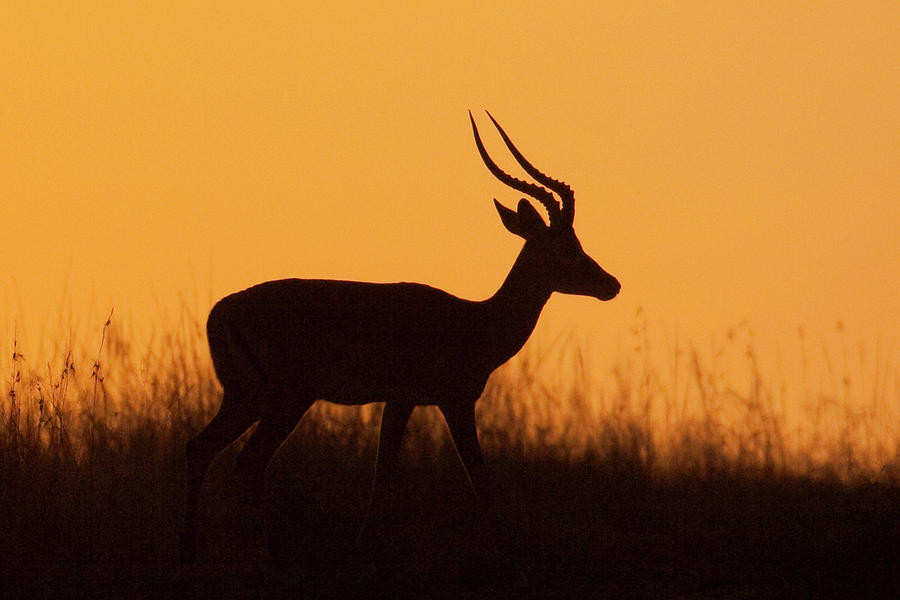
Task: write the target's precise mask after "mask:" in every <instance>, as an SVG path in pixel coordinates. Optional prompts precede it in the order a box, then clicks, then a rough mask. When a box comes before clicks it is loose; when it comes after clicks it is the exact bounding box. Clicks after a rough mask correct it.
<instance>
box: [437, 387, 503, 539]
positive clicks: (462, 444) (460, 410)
mask: <svg viewBox="0 0 900 600" xmlns="http://www.w3.org/2000/svg"><path fill="white" fill-rule="evenodd" d="M440 409H441V413H443V415H444V420H446V421H447V426H448V427H449V428H450V437H452V438H453V444H454V445H455V446H456V452H457V453H458V454H459V458H460V459H461V460H462V463H463V466H464V467H465V470H466V474H467V475H468V478H469V483H470V484H471V485H472V489H473V490H474V491H475V495H476V497H477V498H478V503H479V504H480V505H481V507H482V509H483V510H484V511H486V513H487V515H488V517H489V518H490V519H492V520H493V521H494V523H493V525H496V515H495V512H494V508H495V507H494V497H493V491H492V490H491V485H490V480H489V477H488V473H487V467H486V466H485V464H484V453H483V452H482V451H481V444H480V443H479V442H478V431H477V430H476V428H475V403H474V402H465V403H460V404H451V405H443V404H442V405H441V406H440ZM497 533H499V532H497Z"/></svg>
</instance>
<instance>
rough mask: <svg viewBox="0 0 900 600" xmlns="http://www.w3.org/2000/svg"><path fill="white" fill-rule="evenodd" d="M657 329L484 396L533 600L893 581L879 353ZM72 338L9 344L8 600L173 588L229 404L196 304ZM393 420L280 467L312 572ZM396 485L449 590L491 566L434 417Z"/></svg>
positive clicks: (419, 558)
mask: <svg viewBox="0 0 900 600" xmlns="http://www.w3.org/2000/svg"><path fill="white" fill-rule="evenodd" d="M111 316H112V315H111ZM802 337H803V336H802V334H801V338H802ZM649 338H650V335H649V334H648V332H647V326H646V325H645V324H644V323H643V322H639V323H638V325H637V326H635V327H634V329H633V330H632V332H631V338H630V339H629V345H628V349H627V350H625V351H623V354H622V355H621V356H620V357H619V359H618V361H617V362H616V363H615V364H614V365H612V366H610V367H609V368H608V369H607V370H606V371H605V372H604V371H600V372H598V371H596V370H595V369H593V368H590V367H588V366H586V365H587V364H590V361H588V360H587V359H586V358H585V357H584V356H583V355H582V353H581V351H580V350H579V349H578V348H575V347H562V348H561V349H558V350H556V351H553V352H548V353H543V354H539V353H536V352H534V351H527V350H526V352H525V353H524V354H523V355H522V356H521V357H518V358H517V359H515V360H514V361H513V362H512V363H511V364H509V365H507V366H505V367H503V368H502V369H501V370H499V371H498V372H497V373H496V374H495V376H494V377H492V379H491V381H490V382H489V384H488V388H487V390H486V392H485V395H484V397H483V399H482V400H481V402H480V403H479V407H478V422H479V430H480V435H481V438H482V441H483V445H484V447H485V451H486V453H487V454H488V460H489V462H490V464H491V466H492V470H493V471H494V472H495V474H496V479H497V488H498V490H499V492H498V495H499V498H500V501H501V504H502V506H504V507H505V510H504V513H503V519H504V521H505V522H506V523H507V526H508V528H509V529H510V531H511V532H513V533H512V536H513V537H512V540H511V547H510V552H511V553H512V554H513V555H514V556H515V557H516V558H517V559H518V560H519V562H520V563H522V564H523V566H524V567H525V569H526V571H528V572H529V574H530V576H531V578H532V581H533V583H534V584H535V591H534V595H535V597H542V596H548V597H549V596H554V594H555V593H556V592H558V593H559V595H562V593H563V591H564V590H569V591H570V592H571V591H572V590H582V591H584V590H588V591H590V593H587V592H584V593H581V594H577V595H585V594H587V595H595V594H594V592H602V593H603V594H605V595H607V596H612V597H616V596H620V597H630V596H633V595H642V594H643V593H644V592H646V591H647V590H655V592H654V593H653V594H652V595H654V596H656V597H666V596H671V597H675V596H678V595H679V594H688V593H690V594H700V595H697V596H696V597H701V598H702V597H705V596H703V595H702V594H706V593H713V592H710V591H709V590H716V589H719V588H722V589H724V590H726V591H725V595H726V596H727V595H732V594H731V592H734V593H738V594H743V595H748V590H750V592H752V593H751V594H750V595H751V596H753V595H754V594H761V595H766V596H772V595H781V592H783V593H784V595H786V596H787V595H791V596H793V595H795V594H796V593H798V592H799V593H804V592H806V593H809V594H820V593H826V594H827V593H830V592H832V591H834V590H841V589H843V588H842V587H841V586H842V585H843V583H842V582H841V581H839V579H840V577H841V575H840V574H841V573H843V572H846V570H847V569H846V566H847V565H848V564H849V565H850V566H852V568H853V569H855V571H854V573H858V575H855V576H854V578H852V582H853V583H852V585H854V586H856V587H855V588H854V589H855V590H856V591H863V592H865V591H866V590H870V591H873V592H878V593H881V592H883V591H884V590H886V589H890V590H895V589H897V587H896V586H897V577H896V575H895V572H896V571H897V568H896V567H898V566H900V561H897V550H896V548H898V547H900V535H898V533H897V526H896V523H898V522H900V519H898V518H897V517H898V516H900V515H898V514H897V513H898V512H900V501H898V500H900V495H898V493H897V490H898V485H897V484H898V474H900V471H898V461H897V456H898V451H900V448H898V445H900V430H898V426H900V419H898V418H897V417H898V415H897V410H898V408H900V407H898V404H900V403H898V400H900V396H898V393H897V381H898V380H897V371H896V366H895V365H893V364H891V362H890V360H886V358H885V356H884V355H883V353H880V352H879V351H877V350H876V351H875V352H869V353H866V352H865V351H863V350H861V349H859V348H857V349H856V350H855V351H854V352H848V351H846V350H844V349H839V351H838V352H837V355H838V357H839V358H838V359H835V358H834V356H832V355H831V354H829V353H828V352H823V356H824V359H825V361H824V362H826V363H828V364H829V365H830V366H829V367H828V369H830V370H825V371H824V373H825V377H824V382H815V383H813V382H811V376H810V375H809V374H808V373H807V372H806V371H805V370H804V371H803V372H801V373H798V374H796V375H795V376H784V375H780V374H778V373H776V374H775V375H770V374H768V373H766V372H764V369H763V368H762V367H761V366H760V360H759V357H758V356H757V353H756V351H755V349H754V345H753V336H752V333H750V332H749V330H748V329H747V328H746V327H741V328H737V329H736V330H735V331H733V332H728V333H727V334H726V335H725V336H724V337H723V339H722V342H721V344H720V345H718V346H717V347H715V348H714V349H713V351H712V352H707V353H705V354H704V353H702V352H700V351H698V350H697V349H695V348H692V347H690V346H687V347H684V346H680V345H679V344H678V343H672V344H668V345H667V346H666V347H665V349H664V350H663V351H661V352H654V350H655V348H654V347H652V345H651V343H650V342H649ZM801 341H802V342H805V338H803V339H801ZM77 342H78V341H77V340H70V341H67V342H66V343H65V344H64V345H63V346H61V347H59V348H57V349H56V350H54V351H53V352H51V354H52V355H51V356H49V357H48V358H41V359H37V358H36V357H33V356H31V354H30V353H29V351H28V349H26V348H22V347H21V346H20V344H19V343H18V341H17V340H16V339H13V340H11V343H10V345H9V346H7V349H6V350H3V354H4V356H5V357H6V360H7V361H8V362H7V363H6V364H5V365H3V367H4V369H5V372H4V379H5V381H4V384H3V399H4V400H3V403H2V404H0V481H2V485H0V514H2V516H0V536H2V539H3V540H4V542H3V548H2V563H0V567H2V577H3V579H2V580H0V586H2V587H0V591H2V592H3V595H5V596H8V597H24V596H28V595H30V594H32V593H34V592H35V591H36V590H44V591H45V592H47V593H49V595H50V596H57V597H61V596H76V597H78V596H84V595H93V596H94V597H103V596H108V597H129V596H142V597H146V596H155V595H159V596H164V595H167V594H169V593H170V592H171V590H170V588H169V587H168V585H169V584H168V581H169V580H170V576H171V574H172V571H173V567H174V548H175V540H176V536H177V532H178V530H179V527H180V519H181V504H180V503H181V497H182V486H183V481H182V479H183V457H182V450H183V446H184V442H185V441H186V440H187V439H188V438H189V437H190V436H191V435H193V434H194V433H195V432H197V431H198V430H199V429H200V428H201V427H202V426H203V425H204V424H205V423H206V422H207V421H208V420H209V419H210V418H211V417H212V415H213V413H214V411H215V409H216V408H217V406H218V402H219V393H220V392H219V387H218V384H217V383H216V381H215V378H214V375H213V372H212V369H211V364H210V361H209V358H208V353H207V350H206V347H205V341H204V339H203V328H202V323H201V320H200V319H197V318H195V317H194V316H192V315H189V314H183V315H182V317H181V318H180V319H179V320H178V322H177V323H176V324H175V325H174V326H172V327H169V328H167V329H166V330H165V331H162V332H159V333H158V334H157V335H156V336H155V337H154V339H153V340H152V341H151V343H149V344H148V345H146V346H142V347H140V348H137V347H132V346H131V345H130V342H129V337H128V336H127V335H126V334H125V333H124V332H123V331H122V330H121V328H120V327H119V326H118V325H117V323H116V320H115V318H112V319H111V320H110V321H108V322H107V323H106V324H105V325H104V326H103V327H102V332H101V333H100V334H99V335H98V337H97V339H95V340H87V341H86V342H87V343H86V345H82V346H79V345H78V343H77ZM802 362H803V364H804V365H806V363H807V358H806V357H805V356H804V357H803V361H802ZM804 369H805V367H804ZM829 386H830V387H829ZM378 410H379V409H378V408H377V407H375V406H368V407H354V408H347V407H338V406H333V405H328V404H321V403H320V404H317V405H316V406H315V407H314V408H313V409H312V410H311V411H310V414H309V415H308V416H307V418H306V419H304V421H303V423H302V425H301V426H300V427H299V428H298V431H297V432H295V435H294V436H293V437H292V438H291V439H290V440H289V441H288V443H286V444H285V446H284V447H283V448H282V450H281V452H280V453H279V455H278V456H277V457H276V459H275V461H273V465H272V467H271V468H270V471H269V476H270V480H271V481H270V483H271V487H272V490H271V491H270V496H271V497H272V499H273V504H274V505H277V506H279V507H281V509H282V510H281V511H280V514H282V517H281V518H282V523H281V526H282V527H284V528H285V529H286V530H287V531H293V532H295V533H296V536H295V538H296V540H297V541H296V545H295V547H293V548H291V549H289V551H291V552H293V553H294V554H295V556H296V557H297V560H298V561H299V562H302V563H304V564H310V565H318V568H319V570H320V571H327V570H328V566H327V565H328V564H330V563H337V562H339V561H340V560H341V557H342V556H343V555H344V554H346V552H347V548H348V547H349V544H350V540H352V537H353V532H354V530H355V528H356V527H357V526H358V524H359V521H360V519H361V516H362V510H363V507H364V506H365V503H366V495H367V491H368V485H369V479H370V476H371V462H372V456H373V453H374V444H375V439H376V426H375V425H376V423H377V419H378ZM231 454H233V451H232V453H231ZM228 461H229V458H227V457H226V458H224V459H223V460H221V461H219V463H217V465H215V466H214V467H213V469H212V470H211V474H210V477H209V480H210V482H209V485H208V486H207V487H208V490H207V494H206V496H207V500H206V518H207V528H208V529H209V530H210V533H209V534H208V536H207V540H206V542H205V546H204V550H205V552H206V553H207V555H208V556H210V561H211V562H212V563H220V564H231V563H233V562H234V561H241V560H245V559H246V555H245V554H242V552H245V549H242V547H241V544H242V543H243V542H242V540H243V538H240V537H239V536H238V537H235V535H236V534H233V531H232V530H234V529H240V527H239V524H236V523H235V522H234V519H235V517H234V516H233V515H230V513H228V510H227V500H223V496H227V494H223V491H224V490H226V489H227V485H228V472H229V468H228V466H229V463H228ZM404 472H405V477H406V479H405V481H406V482H407V484H408V485H407V488H408V489H407V491H406V492H403V493H402V494H401V497H400V498H399V500H398V502H399V504H398V506H399V507H400V509H399V510H398V515H400V516H398V519H399V520H398V523H397V527H398V528H400V529H402V532H403V533H402V534H401V535H399V536H398V537H400V538H402V540H401V541H398V542H397V544H398V547H399V548H400V549H399V550H397V551H398V553H399V555H400V556H402V557H403V562H404V563H405V564H406V568H407V569H408V570H409V573H410V577H412V578H413V579H416V578H418V580H419V581H420V582H425V581H427V582H429V583H428V585H430V586H432V587H431V588H429V589H431V590H432V592H431V593H432V595H440V594H437V593H436V592H435V590H442V589H445V587H447V586H449V585H450V584H449V581H450V580H451V579H452V580H453V581H454V582H457V583H458V581H459V580H461V579H466V575H465V573H469V572H470V571H472V564H471V563H472V562H474V563H477V562H479V560H481V559H484V555H483V552H482V553H481V554H479V552H477V551H473V547H477V539H478V536H477V526H474V525H472V523H471V522H470V519H469V517H467V514H468V511H467V509H466V507H467V506H468V505H470V504H471V502H470V499H469V498H468V497H467V496H466V494H465V493H464V492H461V491H460V490H462V489H463V481H464V480H463V478H462V474H461V472H460V471H459V467H458V465H457V464H456V462H455V457H454V455H453V452H452V449H451V447H450V446H449V444H448V441H447V438H446V435H445V433H444V427H443V424H442V422H441V421H440V418H439V416H438V414H437V412H436V411H433V410H429V409H419V410H417V411H416V413H415V414H414V417H413V420H412V422H411V424H410V430H409V431H408V435H407V438H406V445H405V451H404ZM473 528H474V531H475V533H472V531H473ZM230 531H231V532H232V533H229V532H230ZM466 531H469V532H470V533H468V534H466V533H465V532H466ZM460 532H463V533H460ZM243 541H245V540H243ZM432 546H434V547H437V548H440V549H439V550H434V551H429V550H427V548H429V547H432ZM411 548H412V550H411ZM473 556H474V557H476V558H472V557H473ZM242 557H243V558H242ZM479 557H480V558H479ZM801 562H802V564H801ZM436 565H440V566H436ZM450 565H452V566H450ZM760 565H762V566H763V567H764V568H765V569H766V570H765V575H763V576H760V575H753V573H757V572H758V571H759V569H760V568H762V567H761V566H760ZM476 570H477V569H476ZM222 582H225V583H222ZM435 586H436V587H435ZM251 591H252V593H250V592H248V588H247V587H246V582H245V581H244V580H240V581H235V580H233V579H229V578H227V577H226V578H223V579H220V580H219V582H218V583H211V584H209V587H208V589H206V593H205V594H204V595H208V596H234V597H238V596H242V597H246V596H247V595H248V594H249V595H251V596H254V595H259V594H262V595H266V594H264V593H263V591H264V590H263V591H261V589H260V588H259V587H253V588H252V590H251ZM300 591H302V592H304V593H306V594H308V595H311V596H316V595H318V596H320V597H338V596H341V595H343V594H344V593H350V592H349V591H348V589H345V588H342V587H340V586H338V587H334V586H332V587H331V588H329V587H328V586H325V587H324V588H321V589H319V592H317V593H311V592H310V590H309V589H308V588H303V589H302V590H300ZM269 592H270V593H269V594H268V595H269V596H271V595H272V594H271V590H269ZM288 592H289V593H288ZM288 592H285V595H297V593H298V590H297V589H293V590H288ZM643 595H646V594H643ZM254 597H255V596H254Z"/></svg>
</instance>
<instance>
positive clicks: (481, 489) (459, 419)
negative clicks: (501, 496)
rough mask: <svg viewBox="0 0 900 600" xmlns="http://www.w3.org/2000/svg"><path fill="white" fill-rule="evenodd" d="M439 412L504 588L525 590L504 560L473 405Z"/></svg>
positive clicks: (500, 530)
mask: <svg viewBox="0 0 900 600" xmlns="http://www.w3.org/2000/svg"><path fill="white" fill-rule="evenodd" d="M440 408H441V412H442V413H443V414H444V419H445V420H446V421H447V426H448V427H449V428H450V436H451V437H452V438H453V443H454V445H455V446H456V451H457V453H458V454H459V457H460V459H461V460H462V462H463V466H464V467H465V470H466V473H467V474H468V476H469V482H470V483H471V485H472V489H474V491H475V495H476V496H477V498H478V504H479V505H480V508H481V511H482V516H483V518H485V519H486V521H487V526H488V528H489V532H490V533H489V535H490V540H489V541H490V543H491V546H492V547H491V550H492V551H493V552H494V553H495V556H496V557H497V558H499V559H500V562H501V564H502V566H503V568H502V570H505V571H506V573H505V575H507V576H509V577H510V580H509V581H508V582H507V584H506V585H508V586H509V588H510V589H514V590H522V589H524V588H526V587H528V578H527V577H526V576H525V574H524V573H522V571H521V570H520V569H519V567H518V566H517V565H515V564H513V563H511V562H510V561H509V560H508V558H507V552H506V550H505V548H504V546H505V543H506V535H505V533H504V531H503V528H502V527H501V526H500V519H499V518H498V516H497V512H496V505H495V503H494V493H493V490H492V489H491V482H490V478H489V477H488V472H487V467H486V466H485V462H484V453H483V452H482V451H481V444H480V443H479V442H478V431H477V429H476V427H475V403H474V402H466V403H460V404H452V405H441V406H440Z"/></svg>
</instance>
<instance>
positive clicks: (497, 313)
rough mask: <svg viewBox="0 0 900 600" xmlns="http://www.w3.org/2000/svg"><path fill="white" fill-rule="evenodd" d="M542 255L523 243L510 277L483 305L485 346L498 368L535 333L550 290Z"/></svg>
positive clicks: (530, 245)
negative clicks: (485, 334)
mask: <svg viewBox="0 0 900 600" xmlns="http://www.w3.org/2000/svg"><path fill="white" fill-rule="evenodd" d="M546 271H547V269H546V266H545V264H544V263H543V261H542V255H541V254H540V253H539V252H538V249H537V248H536V247H534V246H533V245H532V244H531V243H528V242H526V243H525V246H524V247H523V248H522V250H521V252H519V256H518V257H517V258H516V262H515V263H514V264H513V266H512V269H510V271H509V274H508V275H507V276H506V279H505V280H504V282H503V285H501V286H500V289H498V290H497V291H496V293H494V295H493V296H491V297H490V298H488V299H487V300H485V301H484V302H482V305H483V307H484V309H485V311H486V316H487V321H488V322H487V324H486V333H487V334H488V335H489V336H490V339H489V340H486V346H487V347H489V348H490V349H491V351H492V354H494V355H495V360H496V361H497V365H496V366H499V365H501V364H503V363H504V362H506V361H507V360H508V359H509V358H511V357H512V356H513V355H515V354H516V353H517V352H518V351H519V350H520V349H521V348H522V346H524V345H525V342H526V341H527V340H528V337H529V336H530V335H531V332H532V331H534V327H535V325H537V320H538V317H540V315H541V310H542V309H543V308H544V304H546V303H547V300H548V299H549V298H550V294H551V293H553V290H552V289H551V288H550V285H549V283H548V281H547V273H546Z"/></svg>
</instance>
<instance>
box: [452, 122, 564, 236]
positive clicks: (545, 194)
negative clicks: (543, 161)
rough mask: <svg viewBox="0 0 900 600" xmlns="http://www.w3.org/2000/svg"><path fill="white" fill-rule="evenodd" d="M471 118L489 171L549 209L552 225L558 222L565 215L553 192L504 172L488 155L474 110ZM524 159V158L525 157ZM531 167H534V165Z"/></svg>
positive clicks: (480, 151)
mask: <svg viewBox="0 0 900 600" xmlns="http://www.w3.org/2000/svg"><path fill="white" fill-rule="evenodd" d="M488 116H490V115H488ZM491 119H492V120H493V117H491ZM469 120H470V121H471V122H472V133H474V134H475V145H476V146H478V153H479V154H480V155H481V160H483V161H484V165H485V166H486V167H487V168H488V171H490V172H491V173H492V174H493V175H494V177H496V178H497V179H499V180H500V181H502V182H503V183H505V184H506V185H508V186H509V187H511V188H513V189H514V190H518V191H520V192H522V193H524V194H528V195H529V196H531V197H532V198H534V199H535V200H537V201H538V202H540V203H541V204H543V205H544V207H545V208H546V209H547V214H548V216H549V217H550V226H551V227H553V226H554V225H555V224H556V223H558V222H559V220H560V218H562V217H563V215H562V213H561V211H560V209H559V203H558V202H557V201H556V198H555V197H554V196H553V194H551V193H550V192H549V191H547V190H546V189H544V188H542V187H541V186H539V185H535V184H533V183H528V182H527V181H522V180H521V179H516V178H515V177H513V176H512V175H510V174H508V173H506V172H504V171H503V170H502V169H501V168H500V167H498V166H497V164H496V163H495V162H494V161H493V160H492V159H491V157H490V156H488V153H487V150H485V149H484V144H483V143H482V142H481V136H480V135H478V127H477V126H476V125H475V118H474V117H472V111H469ZM495 124H496V122H495ZM498 128H499V127H498ZM500 132H501V134H502V135H503V136H504V139H506V136H505V134H503V130H502V129H501V130H500ZM507 145H510V143H507ZM516 153H518V150H516ZM514 155H515V154H514ZM519 156H521V155H519ZM522 160H524V158H523V159H522ZM526 162H527V161H526ZM529 166H530V165H529ZM531 168H532V169H534V167H531ZM535 171H536V170H535ZM535 179H537V177H535ZM539 181H540V180H539Z"/></svg>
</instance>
